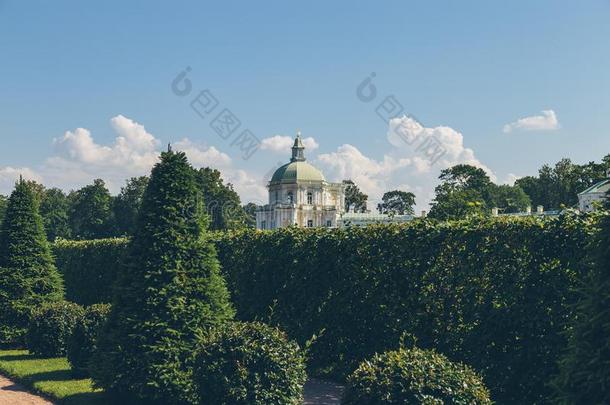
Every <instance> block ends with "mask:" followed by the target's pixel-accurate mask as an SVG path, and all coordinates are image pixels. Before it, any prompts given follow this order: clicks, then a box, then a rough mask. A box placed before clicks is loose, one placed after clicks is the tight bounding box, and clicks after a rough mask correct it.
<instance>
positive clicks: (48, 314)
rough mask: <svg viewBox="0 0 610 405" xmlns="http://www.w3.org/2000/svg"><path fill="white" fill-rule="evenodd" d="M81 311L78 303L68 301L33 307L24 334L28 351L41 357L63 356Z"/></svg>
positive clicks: (82, 311) (80, 317)
mask: <svg viewBox="0 0 610 405" xmlns="http://www.w3.org/2000/svg"><path fill="white" fill-rule="evenodd" d="M83 313H84V310H83V308H82V307H81V306H80V305H78V304H74V303H72V302H68V301H63V302H54V303H50V304H45V305H43V306H42V307H40V308H37V309H35V310H34V312H33V314H32V319H31V321H30V327H29V328H28V332H27V336H26V345H27V348H28V350H29V351H30V353H32V354H35V355H38V356H41V357H61V356H65V355H66V347H67V342H68V338H69V337H70V335H71V334H72V331H73V330H74V327H75V326H76V324H77V323H78V322H79V321H80V320H81V319H82V317H83Z"/></svg>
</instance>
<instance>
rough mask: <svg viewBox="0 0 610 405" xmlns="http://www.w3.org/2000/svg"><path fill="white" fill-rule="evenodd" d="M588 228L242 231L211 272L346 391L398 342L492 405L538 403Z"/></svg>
mask: <svg viewBox="0 0 610 405" xmlns="http://www.w3.org/2000/svg"><path fill="white" fill-rule="evenodd" d="M588 221H589V217H586V216H578V215H572V214H570V215H564V216H561V217H559V218H554V219H536V218H532V217H529V218H514V217H512V218H490V219H479V220H473V221H465V222H451V223H446V222H445V223H437V222H434V221H430V220H425V221H413V222H411V223H409V224H407V225H389V226H371V227H367V228H350V229H333V230H328V229H309V230H306V229H305V230H304V229H295V228H288V229H281V230H278V231H273V232H260V231H258V232H257V231H249V230H247V231H242V232H239V233H235V234H233V235H232V237H220V238H219V240H218V243H217V246H218V250H219V258H220V261H221V263H222V265H223V269H224V272H225V273H226V275H227V281H228V283H229V289H230V290H231V294H232V298H233V301H234V302H235V305H236V308H237V311H238V318H239V319H241V320H246V321H249V320H255V319H268V320H269V322H270V323H271V324H273V325H277V326H278V327H280V328H281V329H282V330H285V331H286V332H287V333H288V335H289V336H291V337H292V338H294V339H296V340H297V342H299V343H300V344H304V343H305V342H306V341H307V340H309V339H310V338H311V337H312V336H313V335H318V336H319V337H318V339H317V340H315V342H314V343H313V345H312V346H311V348H310V353H311V354H310V355H311V361H310V363H309V366H310V368H311V369H312V371H313V372H314V373H317V374H322V375H331V376H334V377H339V378H344V377H345V376H347V375H348V374H350V373H351V372H352V371H353V370H354V369H355V368H356V367H357V366H358V364H359V363H360V362H361V361H362V360H363V359H366V358H370V357H371V356H372V355H373V354H375V353H381V352H385V351H387V350H391V349H394V348H396V347H397V346H398V342H399V340H400V337H401V335H402V334H403V333H404V332H409V333H411V334H413V335H414V336H415V337H416V338H417V341H418V342H419V346H420V347H422V348H424V349H429V348H435V349H436V350H438V351H439V352H440V353H444V354H445V355H447V356H449V357H450V358H451V359H453V360H455V361H459V362H463V363H465V364H469V365H470V366H472V367H473V368H474V369H475V370H477V372H479V373H481V375H483V377H484V379H485V381H486V383H487V385H488V387H489V388H490V390H491V392H492V397H493V399H494V400H495V401H497V402H500V403H536V402H541V401H543V400H544V399H545V398H548V397H549V396H550V389H549V387H548V382H549V380H550V378H551V376H553V375H554V374H556V373H557V360H558V358H559V356H560V352H561V350H562V349H563V348H564V347H565V346H566V335H565V331H566V329H567V327H566V320H568V319H570V318H571V317H572V311H573V304H574V302H575V301H576V299H577V296H576V294H575V292H574V287H575V286H576V285H577V276H578V274H579V272H581V269H580V262H581V259H582V257H583V255H584V252H585V250H584V247H585V245H586V241H587V239H588V236H587V235H588V233H589V232H590V230H591V227H590V226H589V223H588Z"/></svg>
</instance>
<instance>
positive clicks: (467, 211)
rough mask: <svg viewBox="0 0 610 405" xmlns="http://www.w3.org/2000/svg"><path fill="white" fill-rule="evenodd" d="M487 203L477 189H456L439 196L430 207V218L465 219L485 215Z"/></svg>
mask: <svg viewBox="0 0 610 405" xmlns="http://www.w3.org/2000/svg"><path fill="white" fill-rule="evenodd" d="M486 207H487V204H486V203H485V200H483V198H482V197H481V194H480V193H478V192H477V191H475V190H456V191H453V192H451V193H449V194H446V195H444V196H443V197H442V198H437V199H436V200H435V201H434V202H433V205H432V208H431V209H430V214H429V215H428V216H429V217H430V218H434V219H439V220H449V219H464V218H468V217H472V216H479V215H485V214H486V212H487V208H486Z"/></svg>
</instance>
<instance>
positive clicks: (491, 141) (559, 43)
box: [0, 0, 610, 208]
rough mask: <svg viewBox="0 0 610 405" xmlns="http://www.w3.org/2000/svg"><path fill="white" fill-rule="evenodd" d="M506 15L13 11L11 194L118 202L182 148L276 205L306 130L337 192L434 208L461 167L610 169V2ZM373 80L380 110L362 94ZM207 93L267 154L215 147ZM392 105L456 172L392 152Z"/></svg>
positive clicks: (113, 5)
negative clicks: (14, 188) (273, 198)
mask: <svg viewBox="0 0 610 405" xmlns="http://www.w3.org/2000/svg"><path fill="white" fill-rule="evenodd" d="M504 3H505V4H504ZM504 3H500V2H489V1H468V2H456V1H431V2H423V1H422V2H404V1H401V2H399V1H387V2H383V3H381V2H347V1H345V2H343V1H335V2H328V1H326V2H322V1H310V2H286V1H283V2H280V1H268V2H264V3H260V2H256V3H255V2H245V1H244V2H231V1H228V2H194V1H193V2H186V1H183V2H172V3H170V2H157V1H131V2H118V1H105V2H95V3H90V2H82V1H55V2H48V1H16V0H0V136H1V139H2V147H1V148H0V192H3V193H7V192H9V191H10V188H11V184H12V182H13V181H14V178H15V176H18V174H17V173H25V175H26V176H29V177H32V178H36V179H38V180H41V181H43V182H45V183H46V184H48V185H53V186H60V187H63V188H66V189H70V188H73V187H79V186H81V185H84V184H87V183H89V182H91V180H93V178H95V177H102V178H104V179H105V180H107V181H108V183H109V185H110V186H111V188H112V189H113V191H116V190H118V188H119V187H120V185H121V184H122V182H123V180H124V178H126V177H129V176H132V175H137V174H141V173H144V172H146V171H147V170H148V165H150V164H151V159H154V158H152V156H154V155H155V154H156V152H157V151H158V150H161V149H162V148H163V145H165V144H166V143H167V142H172V143H175V144H178V146H179V147H181V148H183V149H184V150H186V151H187V153H188V154H189V157H191V160H192V161H193V163H195V164H197V165H212V166H215V167H219V168H220V169H221V171H223V173H226V174H225V177H227V179H229V180H230V181H232V182H233V183H235V186H236V188H237V190H238V191H239V192H240V194H241V195H242V199H243V200H246V201H247V200H255V201H259V202H263V201H264V199H265V195H264V180H265V179H264V176H265V175H266V174H268V172H269V170H270V169H271V168H273V167H274V166H276V165H277V163H278V162H282V161H284V160H286V159H287V153H288V152H287V150H286V140H285V138H281V137H286V136H293V135H294V133H295V132H296V130H297V129H300V130H301V131H302V133H303V136H304V137H305V138H308V137H312V138H313V139H311V140H309V142H310V143H309V145H310V146H317V148H312V147H310V148H309V149H310V150H308V151H307V153H308V157H309V160H310V161H312V162H313V163H314V164H316V165H317V166H318V167H320V168H321V169H322V170H323V171H324V173H325V175H326V177H327V178H328V179H329V180H333V181H338V180H341V179H342V178H346V177H351V178H354V179H355V180H356V181H357V182H358V183H361V184H362V188H364V189H365V191H367V192H368V193H369V194H370V195H371V199H375V198H378V197H379V195H380V194H381V193H382V192H383V191H384V190H387V189H391V188H397V187H399V188H404V189H411V190H412V191H415V193H416V195H418V197H419V198H418V205H419V206H420V207H422V208H424V207H425V205H426V203H427V201H428V200H429V199H430V196H431V191H432V189H433V186H434V182H435V178H436V177H437V176H438V173H439V171H440V170H441V169H442V168H444V167H447V166H448V165H451V164H455V163H463V162H466V163H473V164H477V165H480V166H482V167H485V168H486V169H487V170H488V171H489V172H490V175H492V177H493V178H494V179H495V180H496V181H498V182H504V181H510V180H511V179H514V178H515V176H523V175H528V174H534V173H535V172H536V170H537V169H538V168H539V167H540V166H541V165H542V164H544V163H554V162H555V161H557V160H559V159H560V158H562V157H570V158H572V159H573V160H575V161H577V162H585V161H589V160H599V159H600V158H601V157H602V156H603V155H605V154H607V153H610V1H608V0H603V1H602V0H598V1H595V0H592V1H583V2H568V1H522V2H521V1H515V2H510V3H509V2H504ZM187 66H188V67H190V68H191V71H190V73H189V75H188V78H189V80H191V83H192V87H193V91H192V93H191V94H190V95H189V96H185V97H179V96H176V95H175V94H174V93H173V92H172V90H171V83H172V80H173V79H174V78H175V77H176V75H177V74H178V73H179V72H181V71H182V70H184V69H185V68H186V67H187ZM372 72H374V73H375V78H374V80H373V84H374V86H375V88H376V89H377V91H378V96H377V98H376V99H375V100H373V101H372V102H369V103H366V102H363V101H361V100H359V99H358V98H357V97H356V88H357V86H358V85H359V84H360V83H361V82H362V80H363V79H365V78H366V77H367V76H368V75H370V74H371V73H372ZM204 89H208V90H210V92H211V93H212V94H213V95H214V96H215V97H216V99H217V100H218V101H219V106H218V109H219V110H215V111H214V115H215V113H216V112H219V111H220V109H221V108H228V109H230V110H231V111H232V112H233V113H234V114H235V116H237V117H238V119H239V120H240V121H241V124H242V125H241V127H240V129H239V130H240V131H241V129H246V128H247V129H249V130H251V131H252V133H253V134H254V135H255V136H256V137H258V138H259V139H260V140H263V139H267V142H266V143H265V142H264V145H266V146H265V149H262V150H259V151H257V152H256V153H255V154H254V155H253V156H252V157H251V158H249V159H248V160H244V159H243V158H242V153H241V152H240V150H239V148H238V147H236V146H235V145H231V143H232V138H230V139H228V140H225V139H222V138H221V137H220V136H219V135H218V134H217V133H215V132H214V131H213V130H212V129H211V127H210V125H209V124H210V121H211V119H212V118H213V116H210V117H206V118H205V119H202V118H201V117H200V116H198V115H197V114H196V113H195V112H194V111H193V110H192V109H191V108H190V106H189V102H190V101H191V100H192V99H193V97H195V96H196V95H197V94H198V92H199V91H200V90H204ZM389 95H393V96H394V97H395V99H396V100H398V101H399V102H400V103H401V104H402V105H403V106H404V112H405V113H407V114H410V115H412V116H414V117H416V118H417V121H418V125H421V128H419V129H417V131H420V132H421V131H423V132H422V133H426V134H427V135H431V136H434V137H435V138H436V139H440V140H441V141H442V142H443V144H444V145H445V147H446V149H447V150H448V151H449V152H448V153H447V154H446V155H445V156H444V157H443V159H440V160H439V161H437V162H435V163H434V164H432V163H431V162H426V161H425V159H424V156H422V155H421V151H420V152H418V151H416V150H415V149H416V147H417V146H416V145H415V144H413V145H406V144H403V145H400V144H399V143H400V142H396V140H394V142H392V140H391V139H388V130H389V126H388V122H384V121H383V120H381V119H380V118H379V117H378V116H377V114H376V112H375V109H376V106H377V105H378V104H379V102H381V101H382V100H383V99H384V98H385V97H386V96H389ZM543 111H547V113H543ZM551 112H552V114H551ZM549 114H551V115H549ZM528 117H529V118H528ZM523 118H525V121H521V124H518V125H513V126H511V127H510V129H511V130H510V131H508V130H507V131H504V130H503V129H504V128H505V126H506V125H507V124H510V123H514V122H516V121H517V120H519V119H523ZM77 128H81V129H82V130H77ZM235 135H236V134H235ZM276 136H279V137H276ZM117 137H123V141H120V140H119V141H117ZM272 137H276V138H272ZM54 139H55V141H54Z"/></svg>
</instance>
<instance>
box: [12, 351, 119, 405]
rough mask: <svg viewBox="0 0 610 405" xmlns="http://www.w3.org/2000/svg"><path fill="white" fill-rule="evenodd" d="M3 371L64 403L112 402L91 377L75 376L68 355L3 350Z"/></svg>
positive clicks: (80, 404) (100, 404) (96, 404)
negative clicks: (92, 384)
mask: <svg viewBox="0 0 610 405" xmlns="http://www.w3.org/2000/svg"><path fill="white" fill-rule="evenodd" d="M0 373H2V374H4V375H5V376H7V377H9V378H11V379H13V380H15V381H17V382H19V383H21V384H22V385H23V386H25V387H28V388H31V389H32V391H35V392H39V393H41V394H43V395H45V396H47V397H48V398H49V399H51V400H53V401H55V402H58V403H60V404H68V405H93V404H94V405H102V404H108V402H107V401H105V400H104V395H103V393H102V392H101V391H100V390H94V389H93V387H92V386H91V380H90V379H75V378H74V377H72V375H71V373H70V364H69V363H68V360H66V358H65V357H60V358H51V359H42V358H39V357H35V356H32V355H30V354H29V353H28V351H27V350H0Z"/></svg>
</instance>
